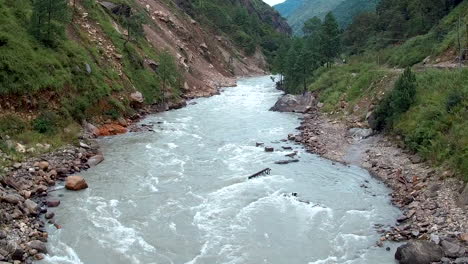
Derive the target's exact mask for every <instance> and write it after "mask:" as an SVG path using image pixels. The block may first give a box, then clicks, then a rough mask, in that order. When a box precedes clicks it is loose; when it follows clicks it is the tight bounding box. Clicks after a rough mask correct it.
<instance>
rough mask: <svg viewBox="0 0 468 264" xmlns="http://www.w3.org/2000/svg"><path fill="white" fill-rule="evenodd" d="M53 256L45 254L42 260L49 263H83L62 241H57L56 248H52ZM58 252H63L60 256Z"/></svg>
mask: <svg viewBox="0 0 468 264" xmlns="http://www.w3.org/2000/svg"><path fill="white" fill-rule="evenodd" d="M51 251H52V253H53V254H54V256H49V255H46V256H45V258H44V261H45V262H47V263H51V264H84V263H83V262H82V261H81V259H80V258H79V257H78V254H77V253H76V252H75V250H73V248H71V247H69V246H68V245H66V244H65V243H63V242H60V241H59V242H58V244H57V247H56V248H52V250H51ZM59 252H60V253H59ZM60 254H64V256H61V255H60Z"/></svg>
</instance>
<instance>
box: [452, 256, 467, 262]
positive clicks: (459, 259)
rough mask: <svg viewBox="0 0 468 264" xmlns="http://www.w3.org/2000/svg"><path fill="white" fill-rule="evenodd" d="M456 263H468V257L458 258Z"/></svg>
mask: <svg viewBox="0 0 468 264" xmlns="http://www.w3.org/2000/svg"><path fill="white" fill-rule="evenodd" d="M454 263H455V264H466V263H468V257H462V258H457V259H456V260H455V262H454Z"/></svg>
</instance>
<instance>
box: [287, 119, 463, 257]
mask: <svg viewBox="0 0 468 264" xmlns="http://www.w3.org/2000/svg"><path fill="white" fill-rule="evenodd" d="M300 131H301V133H300V134H299V135H296V136H294V137H291V138H292V139H294V140H295V141H297V142H301V143H303V144H305V145H306V147H307V149H308V150H309V151H310V152H313V153H316V154H319V155H321V156H323V157H325V158H328V159H331V160H335V161H338V162H342V163H346V164H352V165H357V166H361V167H363V168H366V169H368V170H369V172H370V173H371V174H372V175H374V176H375V177H377V178H379V179H381V180H382V181H383V182H384V183H385V184H386V185H387V186H389V187H390V188H391V189H392V190H393V192H392V193H391V201H392V203H393V204H394V205H395V206H397V207H399V208H400V209H401V210H402V212H403V214H402V216H401V217H400V218H398V219H397V222H396V223H395V226H394V227H391V228H387V229H380V230H378V231H379V232H380V233H382V237H381V239H380V241H378V242H377V245H382V241H385V240H391V241H405V240H412V239H419V240H431V241H433V242H435V243H436V244H439V245H441V247H442V248H443V250H444V251H445V255H446V256H447V257H449V258H451V259H452V261H454V260H455V259H457V258H459V259H460V260H463V259H462V257H466V255H467V254H468V210H467V206H468V204H467V203H466V202H467V200H466V196H467V195H468V191H467V190H466V189H467V188H465V183H464V182H463V181H461V180H460V179H458V178H455V177H452V176H453V175H452V173H450V171H440V170H437V169H434V168H433V167H432V166H430V165H429V164H427V163H425V162H423V161H422V159H421V158H420V157H418V156H417V155H413V154H411V153H410V152H408V151H405V150H404V149H402V148H399V147H398V145H397V144H396V143H394V141H393V140H392V139H390V138H389V137H386V136H383V135H373V134H372V131H371V130H369V129H365V125H363V124H360V123H355V122H346V121H343V120H337V119H333V118H332V117H329V116H327V115H325V114H321V113H320V112H319V111H318V110H315V111H314V112H312V113H310V114H306V115H305V117H304V120H303V122H302V125H301V127H300ZM362 187H363V188H366V186H365V184H364V185H363V186H362ZM463 190H465V191H464V192H463ZM462 192H463V193H462ZM447 261H448V262H444V263H452V262H450V261H449V260H448V259H447ZM453 263H458V262H453ZM460 263H462V262H460ZM463 263H464V262H463Z"/></svg>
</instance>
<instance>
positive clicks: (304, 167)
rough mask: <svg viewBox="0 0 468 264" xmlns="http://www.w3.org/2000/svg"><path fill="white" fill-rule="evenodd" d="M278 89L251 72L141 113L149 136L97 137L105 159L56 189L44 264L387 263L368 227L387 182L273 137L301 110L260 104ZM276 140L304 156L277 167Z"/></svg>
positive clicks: (378, 217)
mask: <svg viewBox="0 0 468 264" xmlns="http://www.w3.org/2000/svg"><path fill="white" fill-rule="evenodd" d="M280 95H281V93H280V92H279V91H277V90H275V89H274V84H273V82H272V81H271V80H270V78H269V77H256V78H248V79H244V80H241V81H240V82H239V86H238V87H234V88H226V89H225V90H224V91H223V92H222V93H221V94H220V95H217V96H213V97H211V98H202V99H197V100H194V101H193V102H194V103H192V104H191V105H189V106H188V107H186V108H183V109H179V110H174V111H169V112H165V113H160V114H156V115H151V116H149V117H147V118H146V119H145V120H144V121H142V123H148V124H155V126H154V130H155V132H140V133H130V134H126V135H121V136H115V137H110V138H104V139H101V140H100V143H101V145H102V150H103V152H104V155H105V157H106V160H105V161H104V162H103V163H101V164H100V165H99V166H97V167H95V168H93V169H90V170H88V171H87V172H84V173H83V174H82V175H83V176H84V177H85V178H86V179H87V181H88V184H89V186H90V188H89V189H87V190H85V191H81V192H69V191H66V190H61V191H58V192H54V194H53V195H55V196H60V199H61V200H62V203H61V206H60V207H58V208H56V209H55V213H56V221H57V223H58V224H60V225H62V229H58V230H57V229H55V228H53V227H51V228H49V229H50V230H49V232H50V233H49V244H48V247H49V255H48V256H47V257H46V259H45V260H43V261H41V262H40V263H47V264H68V263H74V264H75V263H83V264H120V263H122V264H124V263H125V264H128V263H131V264H138V263H141V264H150V263H158V264H165V263H174V264H183V263H187V264H215V263H232V264H238V263H239V264H261V263H271V264H296V263H297V264H299V263H304V264H307V263H311V264H319V263H320V264H329V263H330V264H331V263H356V264H366V263H369V264H371V263H372V264H374V263H376V264H377V263H378V264H386V263H394V260H393V252H394V247H395V246H394V245H390V246H391V247H392V250H391V251H390V252H388V251H386V250H385V248H378V247H375V242H376V241H377V240H378V238H379V234H377V232H376V231H375V228H374V224H384V225H387V224H392V223H393V222H394V221H395V219H396V217H397V216H398V215H399V211H398V210H397V209H396V208H394V207H393V206H391V204H390V202H389V197H388V193H389V190H387V189H386V187H384V185H383V184H381V183H379V182H378V181H377V180H375V179H373V178H372V177H371V176H370V175H369V174H368V173H367V172H366V171H365V170H362V169H360V168H357V167H347V166H342V165H338V164H336V165H335V164H333V163H332V162H331V161H328V160H325V159H322V158H319V157H317V156H315V155H312V154H308V153H306V152H305V151H304V149H303V148H302V147H301V146H300V145H295V144H293V143H291V142H283V141H281V140H282V139H284V138H286V136H287V134H288V133H292V132H294V129H295V128H296V127H297V126H298V125H299V124H300V120H299V117H300V116H299V115H297V114H290V113H277V112H270V111H268V109H269V108H270V107H271V106H272V105H273V104H274V103H275V102H276V100H277V98H278V97H279V96H280ZM195 103H196V104H195ZM256 142H265V144H266V145H267V146H273V147H275V149H276V151H275V152H274V153H267V152H265V151H264V149H263V148H261V147H256V146H255V145H256ZM282 146H291V147H293V149H294V150H296V151H298V157H299V160H300V162H298V163H291V164H288V165H276V164H274V162H275V161H279V160H285V159H288V158H287V157H285V154H288V153H291V150H282ZM267 167H268V168H271V174H270V175H265V176H264V177H259V178H255V179H252V180H247V177H248V176H249V175H250V174H253V173H255V172H257V171H260V170H262V169H264V168H267ZM362 184H365V185H366V186H367V187H368V188H362V187H360V186H361V185H362ZM293 192H295V193H298V197H297V198H296V197H292V196H290V195H288V194H290V193H293ZM304 201H307V202H309V203H306V202H304Z"/></svg>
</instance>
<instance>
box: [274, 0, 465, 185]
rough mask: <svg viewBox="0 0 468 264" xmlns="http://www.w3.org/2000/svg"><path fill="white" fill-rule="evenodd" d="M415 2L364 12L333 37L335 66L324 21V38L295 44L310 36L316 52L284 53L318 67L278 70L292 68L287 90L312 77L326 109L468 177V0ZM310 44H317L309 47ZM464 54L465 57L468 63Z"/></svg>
mask: <svg viewBox="0 0 468 264" xmlns="http://www.w3.org/2000/svg"><path fill="white" fill-rule="evenodd" d="M411 2H413V3H416V2H418V1H417V0H413V1H403V0H383V1H382V2H381V3H380V4H379V6H378V7H377V10H378V13H373V12H370V13H363V14H360V15H359V16H357V17H356V18H355V19H354V20H353V22H352V23H351V25H350V27H349V28H348V29H347V30H346V31H344V32H343V33H342V34H341V38H336V39H335V40H333V41H334V42H336V43H337V45H339V46H341V47H342V49H341V52H339V53H335V55H334V56H335V58H336V59H335V63H334V64H333V65H330V64H327V65H328V66H326V65H325V66H321V65H324V62H326V61H327V59H326V58H325V57H324V55H323V51H324V48H325V47H327V46H330V43H326V42H325V43H323V41H320V39H321V38H322V39H323V34H326V31H325V28H326V26H325V24H323V25H322V26H321V27H322V28H321V29H319V31H317V33H316V35H319V37H318V39H319V40H314V39H316V38H317V37H316V36H306V37H304V38H299V39H296V40H295V43H294V44H289V47H292V48H291V49H290V50H293V49H294V47H297V45H298V44H296V43H297V42H301V41H302V42H303V43H304V44H303V47H305V48H303V49H304V51H302V52H301V54H310V55H309V56H306V58H305V59H304V58H303V57H304V56H298V57H296V59H293V58H291V57H288V56H291V55H294V53H291V52H289V53H288V52H286V53H284V54H286V55H285V57H286V61H287V62H290V63H292V64H291V65H296V66H295V67H299V66H300V65H301V63H300V61H304V60H306V61H307V60H311V61H312V62H313V61H316V62H318V63H316V64H313V63H311V62H308V63H307V65H316V66H315V67H314V68H312V69H310V68H309V69H308V71H307V72H306V73H307V74H306V75H304V74H302V73H301V72H300V71H297V72H291V71H287V70H284V71H282V69H281V68H280V67H279V68H278V71H280V72H283V73H284V74H285V76H284V86H285V89H286V90H287V91H290V92H293V93H294V92H300V91H302V85H301V84H300V83H301V81H299V82H297V79H298V78H299V79H300V80H305V81H306V83H307V89H308V90H311V91H314V92H316V93H317V94H318V98H319V100H320V102H322V103H323V109H322V110H323V111H325V112H328V113H330V114H333V115H336V116H342V117H348V116H353V118H357V119H358V120H360V121H361V122H369V125H370V126H371V127H372V128H374V129H376V130H381V131H383V132H385V133H388V134H390V135H393V136H395V138H400V141H401V142H400V143H399V144H401V145H402V146H405V147H406V148H407V149H409V150H410V151H413V152H415V153H418V154H419V155H420V156H421V157H423V158H424V159H427V160H429V161H431V163H432V164H436V165H441V166H445V167H448V168H450V169H452V170H454V171H456V172H457V173H458V174H459V175H461V176H463V177H464V178H465V180H468V178H466V177H467V175H468V162H467V161H468V148H467V146H468V134H467V131H468V122H467V120H468V79H467V77H468V70H467V69H466V64H467V61H466V60H467V59H468V52H465V53H464V54H461V56H460V53H459V50H460V47H461V48H465V49H467V50H468V31H467V29H468V2H466V1H445V2H438V3H439V4H441V6H439V8H437V9H433V8H432V9H424V10H425V11H423V12H420V13H417V12H416V11H420V9H419V8H417V6H416V5H412V3H411ZM426 4H428V5H432V6H434V3H426ZM412 8H413V9H412ZM408 10H409V11H410V13H412V14H414V15H410V16H407V17H405V18H403V14H405V12H408ZM422 21H424V23H422ZM396 25H398V26H396ZM319 26H320V24H319ZM307 43H316V44H315V45H312V46H309V47H312V49H308V48H307V47H308V44H307ZM295 45H296V46H295ZM317 46H318V49H317V48H316V47H317ZM322 46H323V47H322ZM313 47H315V48H313ZM314 54H315V55H314ZM320 54H322V55H320ZM460 57H461V58H462V59H463V58H464V59H465V60H464V64H465V67H464V68H462V69H459V68H458V66H459V58H460ZM343 59H344V60H345V61H346V63H342V61H343ZM291 65H287V66H286V67H285V69H287V68H288V67H292V66H291ZM404 68H407V69H406V71H405V70H404ZM403 72H405V74H402V73H403ZM298 83H299V84H298ZM367 118H370V119H368V120H367Z"/></svg>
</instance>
